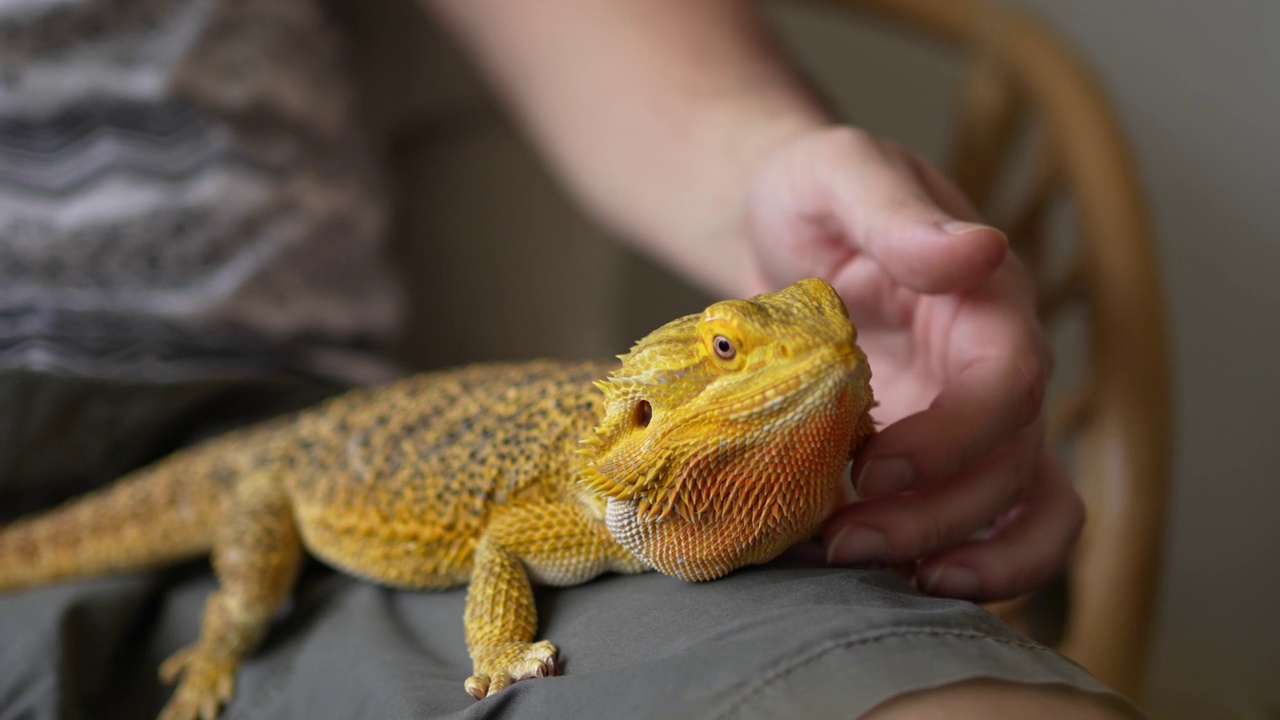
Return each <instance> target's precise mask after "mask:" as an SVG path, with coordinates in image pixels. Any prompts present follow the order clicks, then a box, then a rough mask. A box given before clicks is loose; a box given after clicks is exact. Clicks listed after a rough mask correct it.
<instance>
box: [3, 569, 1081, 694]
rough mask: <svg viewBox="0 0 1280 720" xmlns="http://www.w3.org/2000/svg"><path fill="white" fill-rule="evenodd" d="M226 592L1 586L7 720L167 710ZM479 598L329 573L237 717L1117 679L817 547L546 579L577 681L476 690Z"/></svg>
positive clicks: (272, 646) (171, 583) (555, 626)
mask: <svg viewBox="0 0 1280 720" xmlns="http://www.w3.org/2000/svg"><path fill="white" fill-rule="evenodd" d="M212 587H213V580H212V576H211V574H209V573H208V571H207V570H205V569H203V568H200V567H188V568H184V569H181V570H179V571H176V572H170V573H165V574H160V575H154V576H134V577H129V578H116V579H108V580H99V581H90V582H80V583H72V584H67V585H63V586H58V587H52V588H45V589H40V590H35V591H28V592H22V593H12V594H5V595H2V596H0V707H3V708H5V709H4V711H3V712H0V717H37V718H53V717H72V716H91V717H96V716H104V717H105V716H110V717H151V716H154V714H155V713H156V712H157V711H158V710H159V707H160V706H161V705H162V704H163V702H164V700H165V698H166V697H167V694H168V691H167V689H165V688H164V687H162V686H161V685H160V683H159V681H158V680H157V679H156V674H155V673H156V668H157V667H158V665H159V663H160V661H161V660H162V659H163V658H164V657H165V656H166V655H167V654H168V653H170V652H173V651H175V650H177V649H178V648H180V647H182V646H183V645H185V644H187V643H188V642H190V641H192V640H193V639H194V637H195V634H196V630H197V626H198V617H199V610H200V608H201V606H202V604H203V599H204V596H205V595H206V594H207V592H208V591H209V590H211V589H212ZM464 597H465V590H463V589H458V590H454V591H450V592H442V593H428V592H421V593H420V592H407V591H395V590H389V589H385V588H379V587H375V586H373V585H369V584H367V583H363V582H360V581H357V580H353V579H349V578H346V577H343V576H340V575H338V574H336V573H333V572H330V571H328V570H323V569H319V568H316V569H313V570H311V571H309V572H308V573H307V574H306V575H305V576H304V578H303V580H302V582H301V583H300V587H299V590H298V593H297V595H296V599H295V601H294V602H293V603H292V605H291V607H290V608H289V609H288V611H287V612H286V613H284V614H282V616H281V618H280V620H279V621H278V622H277V624H276V625H275V627H274V628H273V629H272V631H271V633H270V634H269V636H268V638H267V639H266V641H265V642H264V644H263V646H262V647H261V648H260V649H259V650H258V651H257V652H255V653H254V654H253V655H252V656H251V657H250V658H249V660H248V661H247V662H246V663H245V665H244V667H243V669H242V671H241V673H240V674H239V676H238V680H237V688H236V694H235V698H234V700H233V701H232V703H231V704H230V706H228V708H227V710H226V712H225V715H224V716H225V717H227V718H268V717H270V718H277V717H298V718H304V717H305V718H350V717H382V718H396V717H404V718H409V717H412V718H426V717H441V718H445V717H448V718H453V717H459V718H460V717H480V716H489V715H495V714H500V713H518V714H519V716H520V717H522V718H523V717H534V718H536V717H557V718H560V717H566V716H568V717H610V718H629V717H634V718H654V717H663V718H686V717H688V718H752V717H791V716H794V717H815V718H822V717H832V718H837V717H839V718H852V717H858V716H860V715H862V714H863V713H865V712H867V711H869V710H871V709H873V708H875V707H877V706H879V705H881V704H882V703H884V702H886V701H888V700H891V699H893V698H897V697H902V696H904V695H907V694H910V693H913V692H919V691H921V690H927V689H929V688H937V687H942V686H947V685H951V684H954V683H961V682H964V681H971V680H975V679H994V680H1002V681H1009V682H1015V683H1019V684H1033V685H1039V684H1059V685H1064V686H1068V687H1072V688H1076V689H1079V690H1083V691H1085V692H1088V693H1105V692H1106V691H1105V688H1103V687H1102V686H1101V685H1100V684H1099V683H1097V681H1096V680H1094V679H1093V678H1091V677H1089V676H1088V674H1087V673H1085V672H1084V671H1083V670H1081V669H1079V668H1078V667H1077V666H1075V665H1074V664H1072V663H1071V662H1070V661H1067V660H1065V659H1064V658H1062V657H1061V656H1059V655H1057V654H1055V653H1053V652H1052V651H1049V650H1047V649H1045V648H1043V647H1040V646H1038V645H1035V644H1033V643H1031V642H1029V641H1027V640H1026V639H1025V638H1023V637H1021V636H1019V635H1018V634H1017V633H1015V632H1014V631H1013V630H1011V629H1009V628H1008V627H1007V626H1005V625H1004V624H1002V623H1001V622H1000V621H998V620H997V619H995V618H994V617H992V616H990V615H989V614H987V613H985V612H984V611H982V610H980V609H978V608H976V607H975V606H972V605H970V604H968V603H964V602H958V601H949V600H939V599H936V598H927V597H924V596H921V595H919V594H917V593H915V592H914V591H912V590H911V589H910V588H909V587H908V586H907V585H906V583H905V582H904V581H903V580H901V579H900V578H899V577H898V576H896V575H894V574H892V573H888V572H873V571H866V570H844V569H833V568H827V567H823V566H822V565H821V562H820V558H815V557H813V556H812V555H811V554H809V553H806V552H803V551H800V552H793V553H791V554H790V555H789V556H788V557H786V558H784V559H783V560H782V561H781V562H775V563H773V564H771V565H769V566H765V567H761V568H751V569H746V570H743V571H739V572H737V573H734V574H732V575H730V576H728V577H726V578H723V579H721V580H717V581H715V582H711V583H702V584H690V583H685V582H682V581H679V580H675V579H671V578H667V577H664V576H660V575H657V574H648V575H640V576H631V577H618V576H611V577H605V578H601V579H600V580H597V581H595V582H592V583H588V584H586V585H583V586H580V587H575V588H567V589H542V590H539V593H538V603H539V611H540V612H539V615H540V624H541V627H540V633H539V634H540V636H541V637H545V638H547V639H550V640H551V641H553V642H555V643H556V644H557V646H558V647H559V648H560V652H561V655H560V659H561V661H562V662H561V667H562V672H563V673H564V674H563V676H562V677H557V678H550V679H537V680H529V681H524V682H520V683H517V684H516V685H515V686H513V687H511V688H509V689H507V690H504V691H503V692H502V693H501V694H499V695H498V696H496V697H494V698H490V699H487V700H484V701H481V702H476V701H475V700H473V699H472V698H471V697H470V696H468V695H467V694H466V693H465V692H464V691H463V689H462V681H463V680H464V679H465V678H466V677H467V675H469V674H470V661H469V659H468V657H467V653H466V647H465V644H464V641H463V633H462V612H463V602H464Z"/></svg>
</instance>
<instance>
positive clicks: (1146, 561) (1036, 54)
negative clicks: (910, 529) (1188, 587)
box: [810, 0, 1172, 697]
mask: <svg viewBox="0 0 1280 720" xmlns="http://www.w3.org/2000/svg"><path fill="white" fill-rule="evenodd" d="M810 1H811V2H812V1H815V0H810ZM822 4H828V5H831V4H834V5H841V6H846V7H850V8H854V9H856V10H858V11H863V12H866V13H871V14H874V15H877V16H881V17H883V18H887V19H889V20H891V21H894V22H896V23H898V24H901V25H902V26H904V27H906V28H908V29H910V30H912V31H916V32H919V33H923V34H925V35H927V36H929V37H932V38H934V39H936V40H939V41H942V42H943V43H946V44H948V45H950V46H953V47H954V48H955V49H957V50H958V51H960V53H962V54H963V55H964V56H966V57H967V58H968V62H969V64H970V67H969V69H968V71H967V77H966V79H965V81H964V83H963V87H962V91H961V94H960V104H959V108H958V114H957V125H956V128H955V137H954V144H953V167H952V168H951V171H952V173H953V177H954V178H955V179H956V180H957V181H958V183H959V184H960V186H961V187H962V188H963V189H964V190H965V191H966V192H967V193H968V194H969V196H970V198H972V199H973V200H974V202H975V203H976V204H977V205H978V206H979V207H980V208H983V209H984V211H985V212H988V213H989V214H988V217H989V218H990V219H991V220H993V221H994V222H996V224H997V225H999V226H1001V227H1003V228H1004V229H1006V230H1007V231H1008V232H1009V235H1010V238H1011V241H1012V242H1013V245H1014V247H1015V249H1016V250H1017V251H1018V252H1019V253H1021V254H1022V255H1023V257H1024V258H1025V259H1026V260H1027V262H1028V264H1029V265H1030V266H1031V267H1032V268H1033V270H1034V271H1035V273H1036V276H1037V279H1038V280H1039V281H1040V285H1041V295H1040V298H1039V305H1040V313H1041V316H1042V318H1043V320H1044V321H1045V322H1046V323H1050V324H1051V323H1053V322H1054V321H1055V319H1057V318H1059V317H1061V316H1062V315H1063V314H1064V313H1065V312H1066V311H1067V310H1068V308H1071V307H1072V306H1077V307H1078V306H1079V305H1080V304H1083V308H1084V311H1085V312H1084V317H1085V322H1086V323H1087V333H1086V340H1087V345H1088V349H1087V351H1086V352H1085V353H1084V360H1083V365H1084V367H1085V371H1084V373H1083V378H1084V379H1083V380H1082V381H1081V382H1080V383H1079V384H1078V386H1077V387H1075V388H1073V389H1071V390H1069V391H1067V392H1065V393H1058V394H1056V397H1051V399H1050V404H1049V424H1050V431H1049V432H1050V436H1051V439H1052V440H1053V441H1055V442H1056V443H1060V444H1062V445H1064V446H1066V445H1069V446H1070V449H1071V450H1072V457H1071V460H1072V462H1070V463H1069V465H1070V466H1071V467H1072V468H1073V473H1074V474H1075V479H1076V481H1077V483H1078V487H1079V488H1080V491H1081V493H1082V494H1083V496H1084V499H1085V503H1086V505H1087V508H1088V522H1087V525H1086V527H1085V531H1084V536H1083V538H1082V540H1081V542H1080V546H1079V549H1078V551H1077V554H1076V556H1075V559H1074V564H1073V566H1072V568H1071V570H1070V572H1069V573H1068V577H1067V578H1066V589H1067V609H1066V613H1065V621H1064V622H1065V626H1064V627H1063V628H1062V631H1063V632H1062V636H1061V641H1060V643H1058V647H1059V648H1060V649H1061V650H1062V651H1063V652H1064V653H1065V654H1066V655H1068V656H1069V657H1072V658H1073V659H1075V660H1076V661H1077V662H1080V663H1081V664H1082V665H1084V666H1085V667H1087V668H1088V669H1089V670H1090V671H1092V672H1093V673H1094V674H1095V675H1097V676H1098V677H1099V678H1100V679H1101V680H1102V681H1104V682H1106V683H1107V684H1108V685H1110V686H1111V687H1113V688H1115V689H1117V690H1119V691H1121V692H1123V693H1126V694H1128V695H1130V696H1135V697H1136V696H1137V695H1138V694H1139V691H1140V686H1141V681H1142V678H1143V675H1144V670H1145V663H1146V657H1147V646H1148V642H1149V638H1150V635H1151V627H1152V623H1153V608H1154V605H1155V601H1156V588H1157V586H1158V580H1159V573H1160V566H1161V545H1162V539H1163V528H1164V518H1165V511H1166V506H1167V504H1168V493H1169V490H1168V477H1169V467H1170V453H1171V449H1172V448H1171V437H1170V436H1171V422H1170V408H1171V401H1170V383H1169V368H1168V360H1167V357H1166V339H1165V321H1164V309H1163V301H1162V297H1161V288H1160V278H1159V276H1158V265H1157V263H1156V258H1155V249H1154V245H1153V242H1152V237H1151V227H1150V223H1149V220H1148V217H1147V212H1146V209H1145V203H1144V202H1143V198H1142V191H1141V187H1140V183H1139V180H1138V177H1137V172H1136V170H1135V168H1134V163H1133V160H1132V157H1131V153H1130V150H1129V147H1128V145H1127V144H1126V142H1125V139H1124V135H1123V133H1122V132H1121V129H1120V126H1119V124H1118V123H1117V121H1116V119H1115V116H1114V114H1113V111H1112V109H1111V107H1110V105H1109V103H1108V102H1107V99H1106V97H1105V96H1104V95H1103V93H1102V91H1101V90H1100V88H1099V87H1098V84H1097V83H1096V82H1095V81H1094V79H1093V78H1092V77H1091V75H1090V74H1089V72H1088V70H1087V69H1086V68H1085V66H1084V64H1083V63H1082V62H1081V60H1080V59H1079V58H1078V57H1077V56H1076V55H1075V54H1074V53H1073V52H1072V51H1071V49H1070V48H1068V47H1067V46H1066V45H1065V44H1064V43H1063V42H1062V41H1061V40H1059V39H1058V38H1057V37H1055V36H1054V35H1053V34H1052V33H1050V32H1049V31H1048V30H1047V29H1046V28H1045V27H1044V26H1043V25H1041V24H1040V23H1038V22H1037V21H1035V20H1034V19H1033V18H1031V17H1029V16H1027V15H1026V14H1024V13H1021V12H1018V11H1015V10H1012V9H1009V8H1005V7H1002V6H1001V5H998V4H996V3H995V2H989V1H988V0H825V2H824V3H822ZM1028 124H1035V125H1037V126H1038V127H1037V128H1036V129H1037V131H1038V132H1037V133H1036V134H1035V135H1034V136H1033V137H1035V142H1034V148H1033V150H1032V153H1033V157H1034V160H1033V162H1032V166H1033V168H1034V170H1033V171H1032V173H1031V174H1030V180H1029V181H1028V182H1026V183H1024V190H1023V192H1022V193H1021V195H1022V197H1021V200H1020V202H1019V203H1017V204H1016V209H1015V210H1013V211H1012V212H1011V213H1008V214H1007V215H1000V214H993V212H994V211H993V204H994V203H993V201H994V199H995V197H996V194H997V188H998V181H999V179H1000V177H1001V174H1002V173H1004V172H1006V171H1008V169H1009V165H1010V162H1009V156H1010V155H1011V153H1012V149H1013V148H1014V145H1015V139H1016V138H1018V137H1025V135H1020V132H1019V131H1020V129H1022V128H1024V126H1026V125H1028ZM1064 201H1065V202H1069V203H1070V204H1071V206H1072V209H1073V210H1074V213H1075V221H1076V226H1077V227H1078V235H1079V237H1078V242H1076V243H1075V244H1074V245H1075V247H1074V252H1073V256H1074V257H1073V258H1072V259H1071V260H1070V261H1069V262H1068V264H1067V268H1068V269H1067V270H1066V272H1054V271H1053V267H1052V266H1053V265H1054V263H1051V262H1049V261H1048V259H1047V257H1046V256H1047V255H1048V253H1047V251H1046V248H1047V241H1046V237H1047V236H1048V233H1047V232H1046V223H1047V218H1049V216H1050V212H1051V210H1052V209H1054V208H1055V205H1056V204H1057V203H1060V202H1064ZM1030 607H1031V603H1029V602H1027V601H1025V600H1024V601H1014V602H1012V603H1004V604H1000V605H999V606H996V607H994V608H993V609H995V610H996V611H997V612H999V613H1000V614H1002V615H1003V616H1005V617H1007V618H1008V619H1010V620H1011V621H1012V622H1014V623H1015V624H1019V625H1024V626H1025V624H1026V617H1025V614H1026V613H1027V612H1028V611H1029V608H1030Z"/></svg>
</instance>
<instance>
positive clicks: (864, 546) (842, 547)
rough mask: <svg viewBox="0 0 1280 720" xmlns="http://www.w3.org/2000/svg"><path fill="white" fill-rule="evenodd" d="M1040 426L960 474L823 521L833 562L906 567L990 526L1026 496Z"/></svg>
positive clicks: (867, 502) (854, 507) (853, 507)
mask: <svg viewBox="0 0 1280 720" xmlns="http://www.w3.org/2000/svg"><path fill="white" fill-rule="evenodd" d="M1042 435H1043V433H1042V432H1041V424H1040V423H1035V424H1033V425H1031V426H1028V427H1027V428H1025V429H1023V430H1022V431H1021V432H1019V433H1018V434H1017V435H1016V436H1015V437H1014V438H1013V439H1012V440H1011V441H1010V442H1009V443H1007V444H1006V445H1005V446H1004V447H1002V448H1001V449H1000V450H999V451H998V452H995V453H993V454H991V455H990V456H989V457H987V458H985V459H984V460H982V461H981V462H979V463H976V464H974V465H973V466H972V467H971V468H969V469H968V470H966V471H965V472H964V473H962V474H960V475H958V476H956V477H954V478H951V479H949V480H947V481H946V482H943V483H939V484H936V485H934V486H931V487H928V488H925V489H923V490H921V491H919V492H903V493H898V494H896V495H892V496H889V497H884V498H879V499H874V500H864V501H861V502H857V503H854V504H852V505H849V506H846V507H845V508H842V509H841V510H840V511H838V512H837V513H836V514H835V515H834V516H832V518H831V519H830V520H829V521H828V522H827V526H826V528H825V531H824V534H823V536H824V540H826V545H827V557H828V559H829V560H830V561H831V562H834V563H838V564H850V563H857V562H904V561H911V560H915V559H917V558H920V557H923V556H926V555H930V554H932V553H935V552H937V551H939V550H940V549H943V548H947V547H951V546H953V545H956V544H958V543H961V542H963V541H964V540H966V539H967V538H969V537H971V536H973V534H974V533H976V532H978V531H979V530H982V529H983V528H986V527H988V526H990V525H991V524H992V523H993V522H994V521H995V520H996V518H998V517H1000V516H1001V515H1002V514H1003V513H1005V512H1006V511H1007V510H1008V509H1009V508H1010V507H1012V506H1013V505H1014V504H1015V503H1016V502H1017V501H1018V500H1019V498H1021V497H1022V496H1023V495H1024V494H1025V493H1026V491H1027V484H1028V483H1029V482H1030V481H1031V479H1032V477H1033V470H1034V469H1035V467H1036V461H1037V457H1038V456H1039V454H1040V450H1041V437H1042Z"/></svg>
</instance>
